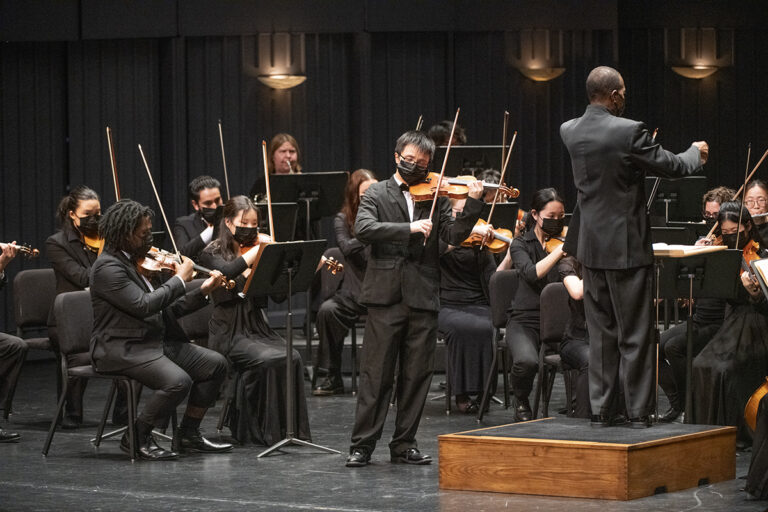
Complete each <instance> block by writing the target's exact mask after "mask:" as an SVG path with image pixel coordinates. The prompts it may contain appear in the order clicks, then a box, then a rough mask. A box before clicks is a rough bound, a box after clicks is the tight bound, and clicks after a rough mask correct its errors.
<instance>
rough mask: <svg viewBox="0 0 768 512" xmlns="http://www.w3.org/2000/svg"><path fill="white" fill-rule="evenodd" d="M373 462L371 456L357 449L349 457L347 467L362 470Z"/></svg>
mask: <svg viewBox="0 0 768 512" xmlns="http://www.w3.org/2000/svg"><path fill="white" fill-rule="evenodd" d="M370 462H371V454H370V453H368V452H367V451H365V450H360V449H355V450H352V453H350V454H349V457H347V463H346V466H347V467H348V468H361V467H363V466H367V465H368V464H369V463H370Z"/></svg>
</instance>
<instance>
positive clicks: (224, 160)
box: [219, 119, 229, 200]
mask: <svg viewBox="0 0 768 512" xmlns="http://www.w3.org/2000/svg"><path fill="white" fill-rule="evenodd" d="M219 142H220V143H221V164H222V165H223V166H224V185H225V186H226V188H227V200H229V176H228V175H227V157H226V156H225V154H224V132H223V131H222V129H221V119H219Z"/></svg>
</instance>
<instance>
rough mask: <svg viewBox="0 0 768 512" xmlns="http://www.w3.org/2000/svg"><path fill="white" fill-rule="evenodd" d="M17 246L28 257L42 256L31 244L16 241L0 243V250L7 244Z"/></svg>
mask: <svg viewBox="0 0 768 512" xmlns="http://www.w3.org/2000/svg"><path fill="white" fill-rule="evenodd" d="M9 245H10V246H11V247H15V248H16V250H17V251H19V252H20V253H21V254H23V255H24V256H25V257H27V258H37V257H38V256H40V251H38V250H37V249H34V248H32V247H30V246H29V244H24V245H18V244H14V243H7V244H4V243H0V250H2V249H5V248H6V247H7V246H9Z"/></svg>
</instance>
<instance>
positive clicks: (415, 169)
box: [397, 156, 429, 185]
mask: <svg viewBox="0 0 768 512" xmlns="http://www.w3.org/2000/svg"><path fill="white" fill-rule="evenodd" d="M397 171H398V172H399V173H400V177H401V178H403V181H405V183H406V185H413V184H415V183H418V182H420V181H422V180H423V179H424V178H426V177H427V175H428V174H429V169H427V168H426V167H419V166H418V165H416V163H415V162H406V161H405V159H404V158H403V157H402V156H401V157H400V162H399V163H398V164H397Z"/></svg>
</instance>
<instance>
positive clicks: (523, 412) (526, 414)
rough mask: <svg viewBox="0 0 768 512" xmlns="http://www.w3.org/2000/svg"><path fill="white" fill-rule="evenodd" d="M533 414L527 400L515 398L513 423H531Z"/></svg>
mask: <svg viewBox="0 0 768 512" xmlns="http://www.w3.org/2000/svg"><path fill="white" fill-rule="evenodd" d="M531 418H533V413H532V412H531V403H530V402H529V401H528V399H527V398H517V397H516V398H515V422H518V421H531Z"/></svg>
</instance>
